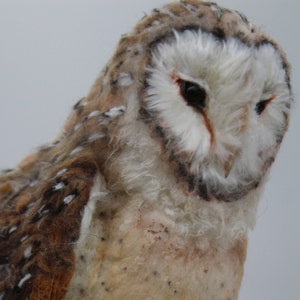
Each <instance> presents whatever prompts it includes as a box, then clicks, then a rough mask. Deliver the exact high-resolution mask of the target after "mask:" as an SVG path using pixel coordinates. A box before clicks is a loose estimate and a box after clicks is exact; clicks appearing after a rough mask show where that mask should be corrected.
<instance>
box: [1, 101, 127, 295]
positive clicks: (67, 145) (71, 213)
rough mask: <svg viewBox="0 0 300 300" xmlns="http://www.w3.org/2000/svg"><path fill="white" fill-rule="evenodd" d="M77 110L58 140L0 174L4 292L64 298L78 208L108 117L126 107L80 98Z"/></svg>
mask: <svg viewBox="0 0 300 300" xmlns="http://www.w3.org/2000/svg"><path fill="white" fill-rule="evenodd" d="M87 109H89V110H90V108H87ZM74 111H75V112H74V113H73V116H71V118H70V119H69V121H68V122H67V126H66V127H65V128H66V130H65V132H66V133H65V134H63V135H62V136H61V137H60V138H59V140H58V141H56V142H55V143H53V144H51V145H48V146H46V147H43V148H41V149H40V150H39V151H37V152H36V153H34V154H32V155H30V156H29V157H27V158H26V159H25V160H24V161H23V162H22V163H21V164H20V165H19V168H18V169H17V170H12V171H7V172H6V173H3V174H2V176H1V177H0V298H1V299H2V300H4V299H51V300H54V299H63V298H64V295H65V293H66V292H67V287H68V284H69V282H70V280H71V278H72V275H73V272H74V265H75V261H74V252H73V248H74V246H75V244H76V241H77V240H78V237H79V233H80V225H81V219H82V216H83V209H84V207H85V205H86V203H87V201H88V200H89V196H90V191H91V188H92V187H93V184H94V178H95V175H96V173H101V172H100V170H101V157H102V156H103V157H104V156H105V155H104V153H105V152H106V151H107V149H108V144H109V141H108V136H107V124H111V123H112V121H113V119H114V118H115V117H116V116H118V115H120V114H122V112H123V110H122V108H118V109H117V110H116V111H115V113H114V114H109V113H101V112H100V111H97V110H94V111H93V110H92V111H89V113H88V114H87V113H86V112H84V109H83V108H82V106H81V104H80V103H79V104H78V105H77V106H76V107H75V109H74ZM116 112H117V113H116ZM75 124H76V125H75ZM91 130H95V131H96V132H97V134H96V135H95V134H92V133H91V132H90V131H91ZM95 147H96V148H97V153H95V151H94V150H93V149H95ZM96 157H97V159H96ZM99 157H100V159H99Z"/></svg>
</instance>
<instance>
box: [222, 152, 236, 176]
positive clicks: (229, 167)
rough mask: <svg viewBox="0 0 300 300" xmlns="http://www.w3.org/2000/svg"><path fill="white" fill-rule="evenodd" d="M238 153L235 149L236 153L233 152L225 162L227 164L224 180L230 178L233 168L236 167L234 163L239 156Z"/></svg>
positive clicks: (225, 165)
mask: <svg viewBox="0 0 300 300" xmlns="http://www.w3.org/2000/svg"><path fill="white" fill-rule="evenodd" d="M237 152H238V149H234V151H232V152H231V154H230V156H229V157H228V159H227V160H226V161H225V163H224V164H223V169H224V178H228V177H229V175H230V173H231V171H232V168H233V166H234V162H235V159H236V156H237Z"/></svg>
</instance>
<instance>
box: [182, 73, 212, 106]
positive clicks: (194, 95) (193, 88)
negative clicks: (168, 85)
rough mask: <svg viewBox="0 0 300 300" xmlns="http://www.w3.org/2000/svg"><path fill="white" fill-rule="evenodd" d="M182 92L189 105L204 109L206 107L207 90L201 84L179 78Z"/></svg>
mask: <svg viewBox="0 0 300 300" xmlns="http://www.w3.org/2000/svg"><path fill="white" fill-rule="evenodd" d="M177 82H178V85H179V89H180V94H181V96H182V97H183V98H184V100H185V101H186V103H187V105H190V106H193V107H196V108H200V109H203V108H204V107H205V100H206V91H205V89H204V88H202V87H201V86H199V84H197V83H194V82H190V81H185V80H182V79H178V81H177Z"/></svg>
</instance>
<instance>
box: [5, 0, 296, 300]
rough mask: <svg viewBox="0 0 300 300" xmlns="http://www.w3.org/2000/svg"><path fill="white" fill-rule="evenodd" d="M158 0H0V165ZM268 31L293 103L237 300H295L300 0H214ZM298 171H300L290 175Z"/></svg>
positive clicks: (44, 136) (41, 129) (65, 108)
mask: <svg viewBox="0 0 300 300" xmlns="http://www.w3.org/2000/svg"><path fill="white" fill-rule="evenodd" d="M165 3H166V1H164V0H151V1H146V0H126V1H125V0H124V1H120V0H109V1H100V0H98V1H96V0H81V1H79V0H51V1H50V0H26V1H24V0H0V133H1V139H0V143H1V147H0V168H9V167H13V166H14V165H16V164H17V163H18V162H19V161H20V159H21V158H22V157H24V156H25V155H26V154H28V153H29V152H30V151H32V150H34V148H35V147H37V146H39V145H41V144H44V143H47V142H50V141H51V140H53V139H54V138H55V136H56V135H57V134H58V132H59V130H60V128H61V125H62V124H63V121H64V120H65V118H66V117H67V115H68V113H69V111H70V110H71V106H72V104H74V103H75V102H76V101H77V100H79V99H80V98H81V97H82V96H84V95H85V94H86V93H87V92H88V90H89V88H90V86H91V84H92V83H93V81H94V80H95V78H96V76H97V75H98V74H99V72H100V70H101V68H102V67H103V66H104V65H105V63H106V61H107V60H108V59H109V58H110V56H111V55H112V53H113V51H114V48H115V46H116V43H117V41H118V39H119V37H120V35H121V34H122V33H125V32H126V31H128V30H130V28H131V27H132V26H133V25H134V24H135V23H136V21H138V20H139V19H140V18H141V17H142V16H143V15H144V13H145V12H148V11H150V10H151V9H152V8H154V7H155V6H161V5H163V4H165ZM218 3H219V4H221V5H223V6H226V7H229V8H234V9H237V10H239V11H241V12H243V13H244V14H246V15H247V16H248V18H249V19H250V20H251V21H252V22H253V23H255V24H257V25H259V26H260V27H261V28H263V30H265V31H266V32H267V33H269V34H271V35H272V36H273V37H275V38H276V39H277V40H278V41H279V43H280V44H281V45H282V46H283V48H284V49H285V51H286V53H287V56H288V58H289V61H290V62H291V65H292V69H293V73H292V79H293V82H292V83H293V88H294V98H295V105H294V111H293V114H292V118H291V124H290V130H289V132H288V134H287V136H286V138H285V139H284V143H283V145H282V148H281V151H280V153H279V156H278V159H277V161H276V163H275V165H274V167H273V170H272V173H271V176H270V180H269V182H268V186H267V189H266V191H265V193H264V197H263V201H262V202H261V204H260V209H259V212H258V218H257V225H256V227H255V229H254V231H253V232H251V233H250V235H249V250H248V257H247V263H246V267H245V276H244V279H243V284H242V288H241V292H240V299H242V300H266V299H267V300H268V299H272V300H282V299H287V300H297V299H300V296H299V295H300V259H299V256H300V238H299V233H300V219H299V213H300V197H299V194H298V191H299V187H300V176H299V173H298V170H299V169H300V160H299V145H300V133H299V132H300V121H299V112H300V110H299V104H298V103H299V95H300V89H299V84H298V82H299V81H300V59H299V54H300V46H299V43H300V33H299V30H300V29H299V18H300V1H297V0H294V1H293V0H281V1H279V0H272V1H271V0H244V1H238V0H227V1H226V0H220V1H218ZM297 174H298V175H297Z"/></svg>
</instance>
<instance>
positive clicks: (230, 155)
mask: <svg viewBox="0 0 300 300" xmlns="http://www.w3.org/2000/svg"><path fill="white" fill-rule="evenodd" d="M151 56H152V57H151V63H150V64H149V66H148V77H147V83H148V88H147V95H146V100H145V101H146V106H147V109H148V110H149V111H150V112H151V113H152V117H154V118H155V122H156V125H157V127H159V128H160V131H162V132H163V133H164V134H163V139H165V142H164V145H165V147H166V148H168V149H171V150H170V151H171V152H172V153H171V155H170V157H171V160H174V161H176V166H177V171H178V173H179V174H181V176H182V178H184V179H185V180H186V181H187V182H188V186H189V187H188V189H189V191H190V192H196V193H197V194H198V195H200V196H201V197H202V198H204V199H207V200H209V199H212V198H217V199H227V200H226V201H231V200H236V199H238V198H241V197H242V196H243V195H244V194H245V193H246V192H248V191H249V189H251V188H256V187H257V186H258V185H259V184H260V182H261V180H262V178H263V177H264V176H265V174H266V172H267V170H268V169H269V166H270V165H271V163H272V161H273V159H274V157H275V155H276V152H277V150H278V146H279V144H280V142H281V140H282V137H283V134H284V132H285V130H286V127H287V121H288V120H287V119H288V111H289V107H290V102H291V95H290V88H289V84H288V81H287V73H286V70H285V69H284V68H283V64H284V62H283V59H282V56H281V54H280V52H279V51H278V50H277V49H276V48H275V47H274V45H273V44H272V43H271V42H266V43H261V44H258V45H248V44H246V43H244V42H242V41H241V40H239V39H237V38H235V37H229V38H222V37H219V36H216V35H215V34H214V33H209V32H205V31H202V30H201V29H195V30H191V29H189V30H183V31H176V30H174V31H173V33H172V34H171V35H170V36H168V38H166V40H165V41H163V42H160V43H159V44H158V45H157V46H156V47H155V48H154V50H153V51H152V54H151Z"/></svg>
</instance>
